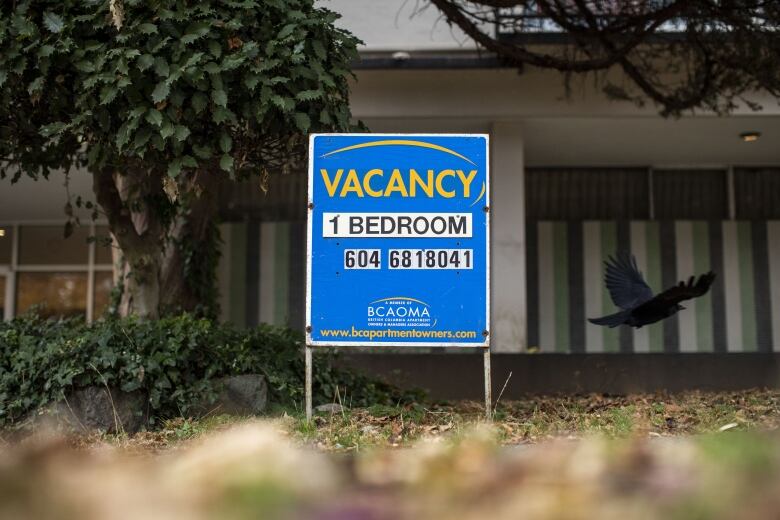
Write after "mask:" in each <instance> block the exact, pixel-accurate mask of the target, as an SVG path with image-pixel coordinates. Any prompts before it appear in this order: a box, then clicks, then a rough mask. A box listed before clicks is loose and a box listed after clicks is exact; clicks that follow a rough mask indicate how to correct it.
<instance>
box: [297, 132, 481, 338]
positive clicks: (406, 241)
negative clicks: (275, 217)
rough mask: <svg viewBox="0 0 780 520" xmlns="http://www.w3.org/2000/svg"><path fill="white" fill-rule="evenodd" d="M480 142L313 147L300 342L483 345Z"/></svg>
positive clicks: (396, 138)
mask: <svg viewBox="0 0 780 520" xmlns="http://www.w3.org/2000/svg"><path fill="white" fill-rule="evenodd" d="M488 180H489V175H488V136H487V135H481V134H479V135H450V134H444V135H424V134H392V135H388V134H316V135H312V136H311V138H310V142H309V215H308V216H309V220H308V260H307V273H306V275H307V276H306V291H307V295H306V320H307V321H306V323H307V327H306V331H307V333H306V340H307V344H308V345H336V346H338V345H352V346H372V345H396V346H431V347H433V346H441V347H444V346H447V347H452V346H470V347H487V346H488V345H489V338H490V334H489V313H490V297H489V296H490V295H489V290H490V286H489V276H490V250H489V236H490V232H489V231H490V227H489V223H490V218H489V217H490V204H489V199H488V196H489V193H490V189H489V184H488Z"/></svg>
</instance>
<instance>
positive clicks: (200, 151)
mask: <svg viewBox="0 0 780 520" xmlns="http://www.w3.org/2000/svg"><path fill="white" fill-rule="evenodd" d="M192 151H193V152H195V155H197V156H198V157H200V158H201V159H211V156H212V155H214V154H213V152H212V150H211V147H210V146H208V145H207V146H198V145H196V144H194V145H192Z"/></svg>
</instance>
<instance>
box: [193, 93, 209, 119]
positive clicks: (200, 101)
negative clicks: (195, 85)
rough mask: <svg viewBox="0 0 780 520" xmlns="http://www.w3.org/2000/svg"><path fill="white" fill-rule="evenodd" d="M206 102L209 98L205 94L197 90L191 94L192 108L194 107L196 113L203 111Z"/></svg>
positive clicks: (206, 104)
mask: <svg viewBox="0 0 780 520" xmlns="http://www.w3.org/2000/svg"><path fill="white" fill-rule="evenodd" d="M208 104H209V98H208V97H207V96H206V94H203V93H201V92H197V93H195V95H194V96H192V108H193V109H195V113H196V114H200V113H201V112H203V111H204V110H205V109H206V107H207V106H208Z"/></svg>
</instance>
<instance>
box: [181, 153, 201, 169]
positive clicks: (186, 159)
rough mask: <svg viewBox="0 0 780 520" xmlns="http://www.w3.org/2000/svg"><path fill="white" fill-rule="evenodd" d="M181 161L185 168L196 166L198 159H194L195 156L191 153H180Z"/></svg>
mask: <svg viewBox="0 0 780 520" xmlns="http://www.w3.org/2000/svg"><path fill="white" fill-rule="evenodd" d="M181 163H182V165H183V166H186V167H187V168H197V167H198V161H196V160H195V158H194V157H193V156H191V155H182V156H181Z"/></svg>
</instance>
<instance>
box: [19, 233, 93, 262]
mask: <svg viewBox="0 0 780 520" xmlns="http://www.w3.org/2000/svg"><path fill="white" fill-rule="evenodd" d="M89 236H90V229H89V227H88V226H79V227H76V228H75V229H74V230H73V234H72V235H71V236H69V237H68V238H65V226H64V225H59V226H23V227H21V228H20V232H19V265H23V264H24V265H45V264H56V265H77V264H84V265H86V263H87V261H88V259H89V242H88V238H89Z"/></svg>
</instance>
